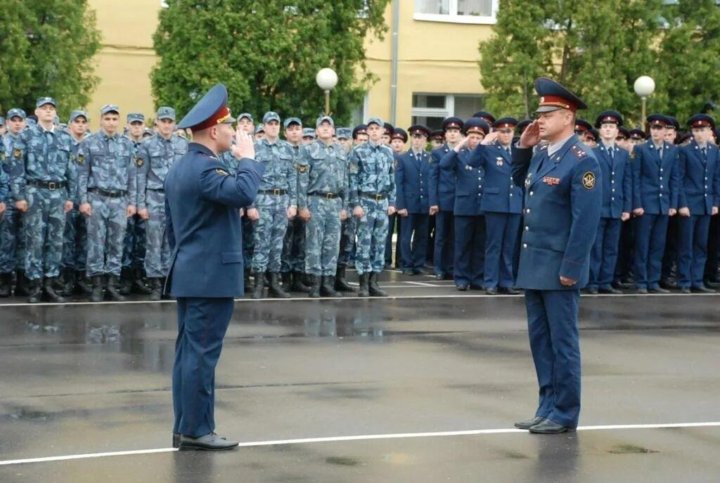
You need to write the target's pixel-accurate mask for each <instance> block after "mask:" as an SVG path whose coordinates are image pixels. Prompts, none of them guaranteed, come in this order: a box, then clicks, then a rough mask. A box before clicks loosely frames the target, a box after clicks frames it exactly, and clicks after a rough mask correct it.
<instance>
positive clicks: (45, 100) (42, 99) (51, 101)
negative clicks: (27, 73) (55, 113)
mask: <svg viewBox="0 0 720 483" xmlns="http://www.w3.org/2000/svg"><path fill="white" fill-rule="evenodd" d="M45 104H51V105H52V106H53V107H57V102H56V101H55V99H53V98H52V97H40V98H38V100H37V102H35V107H36V108H38V107H42V106H44V105H45Z"/></svg>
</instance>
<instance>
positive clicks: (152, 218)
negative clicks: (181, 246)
mask: <svg viewBox="0 0 720 483" xmlns="http://www.w3.org/2000/svg"><path fill="white" fill-rule="evenodd" d="M155 123H156V127H157V134H155V135H154V136H153V137H151V138H149V139H146V140H145V141H144V142H143V143H142V146H141V147H140V149H139V151H138V153H137V158H136V162H135V164H136V165H137V170H138V176H137V183H138V186H137V189H138V214H139V215H140V218H141V219H143V220H145V232H146V240H147V243H146V246H145V247H146V251H145V273H147V276H148V279H149V280H150V288H151V290H152V292H151V295H150V298H151V299H152V300H160V299H161V298H162V288H163V285H164V283H163V282H164V278H165V277H166V276H167V274H168V269H169V268H170V245H169V244H168V238H167V234H166V233H165V228H166V220H165V190H164V188H163V183H164V182H165V175H167V173H168V171H169V170H170V167H171V166H172V165H173V164H174V163H175V161H177V160H178V159H180V158H181V157H182V156H183V155H184V154H185V153H186V152H187V149H188V142H187V141H186V140H185V139H183V138H181V137H180V136H176V135H174V134H173V132H174V131H175V110H174V109H173V108H171V107H161V108H160V109H158V112H157V116H156V121H155Z"/></svg>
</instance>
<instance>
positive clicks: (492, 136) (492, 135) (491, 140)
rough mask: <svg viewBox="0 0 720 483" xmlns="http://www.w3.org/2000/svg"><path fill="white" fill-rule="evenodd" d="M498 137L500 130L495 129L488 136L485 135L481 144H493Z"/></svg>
mask: <svg viewBox="0 0 720 483" xmlns="http://www.w3.org/2000/svg"><path fill="white" fill-rule="evenodd" d="M497 138H498V132H497V131H493V132H491V133H490V134H488V135H487V136H485V138H484V139H483V140H482V141H480V144H483V145H488V144H492V143H494V142H495V141H497Z"/></svg>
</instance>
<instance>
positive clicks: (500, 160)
mask: <svg viewBox="0 0 720 483" xmlns="http://www.w3.org/2000/svg"><path fill="white" fill-rule="evenodd" d="M495 164H496V165H498V166H502V165H503V164H505V161H504V160H503V158H500V157H498V158H495Z"/></svg>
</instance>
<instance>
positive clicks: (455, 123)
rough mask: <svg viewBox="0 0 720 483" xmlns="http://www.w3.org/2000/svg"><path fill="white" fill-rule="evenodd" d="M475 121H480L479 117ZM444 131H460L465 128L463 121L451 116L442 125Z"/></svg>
mask: <svg viewBox="0 0 720 483" xmlns="http://www.w3.org/2000/svg"><path fill="white" fill-rule="evenodd" d="M474 119H480V118H479V117H476V118H474ZM442 128H443V131H447V130H448V129H460V130H462V128H463V120H462V119H460V118H459V117H455V116H451V117H447V118H445V120H444V121H443V123H442Z"/></svg>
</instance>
